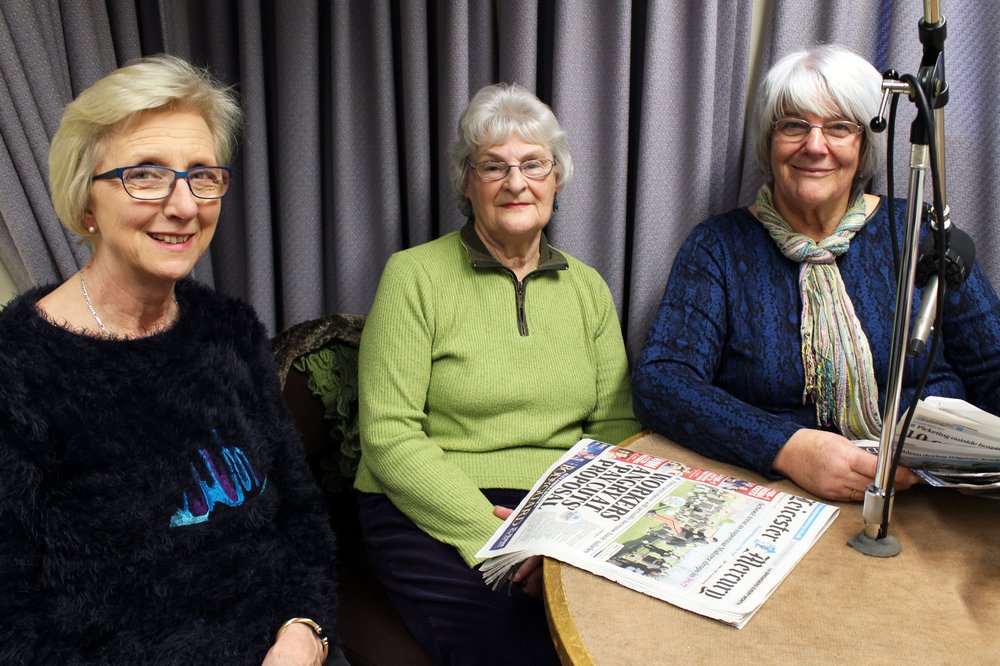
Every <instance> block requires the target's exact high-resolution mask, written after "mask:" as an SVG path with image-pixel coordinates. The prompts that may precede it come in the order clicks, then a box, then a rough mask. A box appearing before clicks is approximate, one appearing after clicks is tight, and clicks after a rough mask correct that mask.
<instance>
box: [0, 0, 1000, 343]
mask: <svg viewBox="0 0 1000 666" xmlns="http://www.w3.org/2000/svg"><path fill="white" fill-rule="evenodd" d="M755 4H757V5H759V6H760V7H761V8H762V9H763V30H762V33H761V37H760V44H759V57H758V63H757V71H755V72H752V73H751V72H749V70H748V67H749V66H748V62H749V55H750V34H751V18H752V17H751V15H752V13H753V8H754V5H755ZM943 6H944V13H945V15H946V16H947V18H948V20H949V38H948V41H947V42H946V53H947V54H948V74H949V79H950V81H951V83H952V97H951V102H950V105H949V107H948V110H947V111H946V114H947V117H948V118H949V121H948V130H947V138H948V154H947V165H948V200H949V203H950V204H951V207H952V210H953V211H954V219H955V221H956V222H957V223H958V224H960V225H961V226H963V227H964V228H966V229H967V230H969V231H970V232H971V233H972V234H973V236H974V238H976V241H977V248H978V250H979V254H980V261H981V262H982V263H983V265H984V266H985V268H986V269H987V272H988V273H989V274H990V275H991V277H992V279H993V280H994V282H995V283H996V282H997V280H998V279H1000V248H998V247H997V245H998V235H997V234H996V233H995V232H994V231H993V230H992V224H991V222H992V220H994V219H996V218H997V213H998V212H1000V211H998V207H1000V202H998V200H997V197H996V193H997V184H998V178H1000V176H998V173H1000V169H998V155H997V141H996V137H997V136H998V132H997V130H998V127H997V126H998V124H1000V114H998V113H997V110H996V108H995V107H992V106H990V105H989V101H990V98H991V95H990V91H992V90H995V89H996V86H997V83H998V81H997V78H998V74H997V70H996V68H995V67H994V66H993V63H995V62H997V60H998V57H997V56H998V55H1000V53H998V49H1000V46H998V41H997V40H996V35H998V34H1000V30H998V27H1000V26H998V21H1000V19H998V14H997V13H996V12H995V11H990V10H991V9H992V8H993V7H992V0H943ZM922 12H923V7H922V2H921V1H920V0H883V1H882V2H881V3H869V2H866V3H861V2H854V1H850V0H830V1H829V2H824V3H801V2H795V1H791V0H756V3H755V2H754V0H727V1H725V2H714V3H713V2H705V1H704V0H663V1H657V0H635V1H633V2H624V1H621V2H616V1H611V2H606V1H603V0H548V1H546V0H468V1H465V0H330V1H325V0H283V1H270V2H268V1H264V0H200V1H195V0H63V1H60V0H32V1H31V2H27V1H25V0H0V137H2V142H3V143H2V146H0V260H2V261H3V263H4V265H5V266H6V267H7V268H8V270H9V271H10V272H11V274H12V276H13V278H14V279H15V282H16V284H17V285H18V287H19V288H21V289H24V288H27V287H29V286H31V285H33V284H40V283H44V282H51V281H56V280H61V279H65V278H66V277H68V276H69V275H71V274H72V273H73V272H74V271H75V270H77V268H78V267H79V266H80V265H81V264H82V263H83V262H84V261H85V260H86V252H85V250H84V249H82V248H81V246H79V245H78V243H77V242H76V239H75V238H72V237H71V235H70V234H68V232H65V231H64V230H63V228H62V227H61V226H60V225H59V224H58V222H57V220H56V219H55V216H54V214H53V212H52V209H51V204H50V202H49V198H48V193H47V170H48V167H47V154H48V142H49V139H50V138H51V136H52V134H53V132H54V131H55V128H56V126H57V124H58V120H59V116H60V113H61V110H62V107H63V106H64V105H65V104H66V103H67V102H69V101H70V100H71V99H72V98H73V96H74V95H75V94H77V93H78V92H79V91H80V90H82V89H83V88H85V87H86V86H87V85H89V84H90V83H92V82H93V81H94V80H95V79H97V78H99V77H100V76H102V75H104V74H105V73H107V72H108V71H110V70H111V69H113V68H114V67H116V66H118V65H120V64H124V63H125V62H127V61H129V60H131V59H134V58H136V57H139V56H141V55H144V54H150V53H157V52H161V51H165V52H170V53H175V54H177V55H180V56H182V57H185V58H188V59H189V60H191V61H193V62H196V63H198V64H201V65H206V66H208V67H209V68H211V69H212V70H213V71H214V72H215V73H216V74H217V75H218V76H219V77H220V78H221V79H222V80H224V81H227V82H229V83H232V84H233V85H234V86H236V87H237V88H238V91H239V94H240V97H241V99H242V104H243V107H244V110H245V112H246V117H247V123H246V127H245V130H244V132H243V135H242V141H241V145H240V150H239V153H238V154H237V156H236V159H235V162H234V164H233V165H232V166H233V167H234V170H235V173H236V179H235V184H234V186H233V189H232V191H231V193H230V194H229V195H228V196H227V198H226V201H225V203H224V205H223V213H222V219H221V221H220V226H219V230H218V233H217V235H216V239H215V241H214V242H213V244H212V248H211V252H210V254H209V255H208V256H206V258H205V259H204V260H203V261H202V262H201V264H200V265H199V266H198V267H197V269H196V271H195V276H196V277H197V278H198V279H201V280H203V281H205V282H208V283H211V284H214V286H215V287H216V288H217V289H219V290H220V291H223V292H225V293H229V294H233V295H236V296H240V297H242V298H244V299H246V300H248V301H250V302H251V303H252V304H253V305H254V306H255V307H256V308H257V310H258V312H259V313H260V315H261V318H262V319H263V320H264V322H265V323H266V324H267V325H268V326H269V327H270V328H271V330H272V331H277V330H280V329H283V328H286V327H288V326H290V325H292V324H294V323H297V322H299V321H302V320H305V319H309V318H312V317H316V316H319V315H320V314H323V313H327V312H356V313H363V312H367V310H368V308H369V306H370V303H371V300H372V298H373V296H374V291H375V286H376V284H377V281H378V277H379V274H380V272H381V269H382V266H383V264H384V262H385V259H386V258H387V257H388V256H389V254H391V253H392V252H394V251H396V250H399V249H402V248H405V247H409V246H412V245H415V244H418V243H422V242H425V241H427V240H430V239H432V238H435V237H437V236H439V235H440V234H442V233H446V232H448V231H451V230H453V229H457V228H458V227H459V226H460V225H461V224H462V219H461V216H460V214H459V213H458V210H457V208H456V206H455V195H454V194H453V193H452V192H451V188H450V185H449V183H448V179H447V154H448V146H449V144H450V142H451V141H452V138H453V135H454V132H455V123H456V121H457V118H458V114H459V113H460V111H461V109H462V108H463V107H464V105H465V103H466V102H467V101H468V99H469V97H470V96H471V94H472V93H473V92H475V90H477V89H478V88H479V87H481V86H483V85H485V84H487V83H491V82H494V81H501V80H502V81H517V82H519V83H521V84H523V85H525V86H527V87H529V88H531V89H533V90H534V91H535V92H536V93H537V94H538V95H539V96H540V97H541V98H542V99H543V100H545V101H547V102H549V103H550V104H551V105H552V107H553V109H554V110H555V112H556V115H557V116H558V117H559V119H560V121H561V122H562V124H563V126H564V127H565V128H566V130H567V132H568V135H569V141H570V148H571V150H572V152H573V156H574V160H575V161H576V164H577V169H576V176H575V179H574V181H573V182H572V183H571V184H570V185H569V187H567V188H566V190H565V191H564V192H563V193H562V194H561V195H560V210H559V212H558V213H557V214H556V216H555V217H554V218H553V222H552V224H551V225H550V236H551V238H552V240H553V242H554V243H555V244H556V245H557V246H559V247H560V248H562V249H564V250H565V251H567V252H570V253H571V254H573V255H575V256H577V257H578V258H580V259H582V260H583V261H585V262H587V263H589V264H591V265H593V266H595V267H596V268H597V269H598V270H599V271H600V272H601V273H602V274H603V275H604V277H605V279H606V280H607V281H608V283H609V285H610V286H611V290H612V293H613V294H614V296H615V299H616V302H617V304H618V307H619V312H620V314H621V317H622V321H623V325H624V327H625V331H626V336H627V340H628V344H629V350H630V352H631V353H632V354H633V355H634V354H635V353H636V352H637V350H638V348H639V346H641V344H642V342H643V338H644V336H645V332H646V328H647V326H648V323H649V321H650V320H651V318H652V316H653V314H654V312H655V309H656V307H657V306H658V304H659V300H660V296H661V293H662V290H663V286H664V284H665V282H666V278H667V275H668V273H669V270H670V265H671V262H672V260H673V256H674V253H675V252H676V249H677V247H678V246H679V244H680V243H681V241H682V240H683V239H684V238H685V237H686V235H687V233H688V232H689V231H690V229H691V228H692V227H693V226H694V225H695V224H697V223H698V222H699V221H701V220H702V219H704V218H706V217H707V216H709V215H710V214H712V213H715V212H719V211H723V210H727V209H729V208H732V207H734V206H737V205H740V204H744V203H747V202H749V201H750V200H751V199H752V196H753V192H754V191H755V189H756V186H757V185H758V184H759V182H760V176H759V173H758V169H757V167H756V165H755V164H754V163H753V160H752V157H751V156H750V155H749V154H747V153H746V151H745V150H744V146H745V145H746V141H745V139H752V137H745V136H744V134H745V132H744V126H745V123H744V117H745V115H746V111H747V109H746V105H745V100H746V99H747V94H748V85H747V81H748V80H750V79H752V78H755V77H757V76H759V73H760V71H762V70H763V69H765V68H767V67H768V66H770V65H771V64H772V63H773V62H774V60H775V59H776V58H777V57H780V55H783V54H784V53H787V52H788V51H789V50H791V49H794V48H800V47H804V46H807V45H809V44H812V43H816V42H821V41H838V42H842V43H845V44H847V45H848V46H851V47H852V48H854V49H856V50H857V51H859V52H860V53H862V54H863V55H865V56H867V57H869V58H870V59H871V60H872V61H873V62H874V63H875V64H876V66H877V67H878V68H879V69H882V68H884V67H885V66H889V65H892V66H895V67H896V68H897V69H900V70H901V71H904V72H913V71H915V70H916V67H917V65H918V63H919V55H920V46H919V44H918V42H917V36H916V35H917V32H916V22H917V20H918V19H919V18H920V17H921V16H922ZM751 75H753V76H751ZM906 106H907V105H906V104H905V103H903V104H901V105H900V108H901V110H902V112H901V114H900V115H901V116H902V121H901V122H903V123H908V122H909V121H908V120H907V117H912V111H911V110H910V109H908V108H905V107H906ZM907 114H910V115H909V116H907ZM901 127H902V129H901V130H900V133H899V136H898V138H897V144H898V148H897V155H898V159H897V163H898V165H899V166H898V167H897V173H898V174H899V176H898V177H897V181H898V183H899V184H898V185H897V192H898V193H899V194H903V193H904V189H903V188H904V187H905V171H904V169H905V164H906V153H907V145H906V126H905V125H901ZM876 188H877V189H878V190H879V191H884V183H882V182H877V183H876Z"/></svg>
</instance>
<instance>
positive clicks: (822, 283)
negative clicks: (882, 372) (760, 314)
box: [757, 185, 882, 439]
mask: <svg viewBox="0 0 1000 666" xmlns="http://www.w3.org/2000/svg"><path fill="white" fill-rule="evenodd" d="M757 215H758V216H759V217H760V222H761V224H763V225H764V228H765V229H767V232H768V233H769V234H770V235H771V238H772V239H773V240H774V242H775V243H776V244H777V246H778V249H780V250H781V253H782V254H784V255H785V256H786V257H788V258H789V259H791V260H792V261H794V262H796V263H798V264H800V265H801V267H800V269H799V293H800V294H801V295H802V365H803V367H804V369H805V390H804V391H803V392H802V401H803V402H805V401H806V400H807V398H809V397H811V398H812V400H813V402H814V403H815V404H816V423H817V425H821V426H828V425H830V422H831V420H832V422H833V423H834V424H835V425H836V427H837V428H838V429H839V430H840V432H841V433H842V434H843V435H844V436H845V437H848V438H853V439H878V438H879V437H878V433H879V432H880V431H881V430H882V419H881V418H880V417H879V411H878V386H877V384H876V383H875V370H874V368H873V366H872V352H871V348H870V347H869V346H868V338H867V336H865V332H864V331H863V330H861V322H859V321H858V318H857V316H856V315H855V314H854V305H853V304H852V303H851V297H850V296H848V294H847V290H846V289H845V288H844V281H843V279H842V278H841V277H840V269H839V268H837V263H836V260H837V257H839V256H840V255H842V254H843V253H845V252H847V248H848V247H850V245H851V239H852V238H854V235H855V234H856V233H857V232H858V230H860V229H861V227H863V226H864V225H865V222H866V221H867V219H866V215H865V197H864V193H863V192H859V193H858V194H857V196H855V197H854V200H853V201H852V202H851V204H850V206H848V208H847V213H846V214H845V215H844V217H843V219H841V220H840V225H839V226H838V227H837V230H836V231H834V232H833V233H832V234H831V235H830V236H827V237H826V238H824V239H823V240H821V241H820V242H818V243H817V242H816V241H814V240H813V239H811V238H809V237H808V236H804V235H802V234H799V233H795V232H794V231H792V230H791V228H790V227H789V226H788V223H787V222H786V221H785V220H784V219H783V218H782V217H781V215H780V214H779V213H778V211H777V210H775V208H774V203H773V202H772V199H771V189H770V188H769V187H768V186H767V185H764V186H763V187H761V188H760V191H758V192H757Z"/></svg>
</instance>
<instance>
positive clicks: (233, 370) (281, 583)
mask: <svg viewBox="0 0 1000 666" xmlns="http://www.w3.org/2000/svg"><path fill="white" fill-rule="evenodd" d="M50 289H51V287H49V288H45V289H36V290H33V291H30V292H28V293H26V294H24V295H22V296H21V297H19V298H17V299H15V300H14V301H12V302H11V303H10V304H9V305H8V307H7V308H6V309H4V310H3V311H2V312H0V663H2V664H20V663H45V664H56V663H58V664H64V663H70V664H75V663H110V664H133V663H154V664H259V663H260V661H261V660H262V659H263V657H264V655H265V653H266V652H267V650H268V648H269V646H270V645H271V643H272V641H273V639H274V633H275V631H276V630H277V628H278V627H279V626H280V625H281V623H282V622H284V621H285V620H286V619H288V618H290V617H296V616H304V617H311V618H313V619H315V620H316V621H317V622H319V623H320V624H321V625H322V626H323V627H325V628H327V629H328V630H332V629H333V626H332V625H333V616H332V611H333V609H334V607H335V599H334V580H333V535H332V534H331V532H330V529H329V523H328V520H327V517H326V513H325V508H324V507H323V504H322V499H321V497H320V494H319V491H318V489H317V488H316V486H315V484H314V482H313V480H312V478H311V476H310V475H309V471H308V468H307V467H306V464H305V461H304V458H303V452H302V448H301V444H300V442H299V437H298V434H297V432H296V430H295V427H294V425H293V423H292V421H291V419H290V417H289V415H288V413H287V411H286V410H285V407H284V404H283V402H282V400H281V395H280V391H279V387H278V382H277V375H276V371H275V365H274V360H273V358H272V356H271V352H270V347H269V345H268V339H267V335H266V332H265V331H264V328H263V326H262V325H261V324H260V322H259V321H258V319H257V317H256V316H255V314H254V313H253V311H252V310H251V308H250V307H249V306H247V305H245V304H242V303H240V302H239V301H236V300H234V299H229V298H225V297H222V296H220V295H218V294H216V293H215V292H213V291H211V290H209V289H207V288H205V287H203V286H200V285H198V284H196V283H194V282H191V281H182V282H180V283H178V285H177V289H176V293H177V299H178V303H179V304H180V311H181V316H180V318H179V319H178V320H177V322H176V323H175V324H174V325H173V326H172V327H171V328H170V329H168V330H166V331H163V332H161V333H157V334H155V335H152V336H149V337H146V338H142V339H135V340H107V339H98V338H93V337H89V336H86V335H81V334H77V333H74V332H71V331H68V330H66V329H64V328H62V327H59V326H55V325H53V324H52V323H50V322H49V321H47V320H46V319H45V318H44V317H42V316H41V315H40V314H39V312H38V310H37V309H36V308H35V304H36V303H37V301H38V299H39V298H41V297H42V296H44V295H45V294H46V293H47V292H48V291H49V290H50Z"/></svg>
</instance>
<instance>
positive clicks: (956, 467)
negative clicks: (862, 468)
mask: <svg viewBox="0 0 1000 666" xmlns="http://www.w3.org/2000/svg"><path fill="white" fill-rule="evenodd" d="M903 420H904V419H901V420H900V423H899V429H900V432H901V431H902V427H903ZM858 445H859V446H861V447H862V448H864V449H866V450H868V451H871V452H873V453H878V447H879V443H878V442H875V441H872V440H859V442H858ZM900 464H902V465H904V466H906V467H909V468H910V469H912V470H913V471H914V472H915V473H916V474H917V475H918V476H920V477H921V478H922V479H923V480H924V481H926V482H927V483H929V484H930V485H932V486H937V487H945V488H956V489H958V490H961V491H963V492H968V493H973V494H981V495H987V496H994V497H1000V417H997V416H995V415H993V414H990V413H989V412H986V411H983V410H982V409H979V408H978V407H976V406H975V405H971V404H969V403H968V402H966V401H964V400H959V399H957V398H941V397H929V398H927V399H925V400H918V401H917V408H916V410H915V411H914V413H913V420H912V421H911V422H910V429H909V431H908V432H907V433H906V438H905V439H904V440H903V451H902V453H901V455H900Z"/></svg>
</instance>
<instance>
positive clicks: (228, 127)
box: [49, 54, 242, 242]
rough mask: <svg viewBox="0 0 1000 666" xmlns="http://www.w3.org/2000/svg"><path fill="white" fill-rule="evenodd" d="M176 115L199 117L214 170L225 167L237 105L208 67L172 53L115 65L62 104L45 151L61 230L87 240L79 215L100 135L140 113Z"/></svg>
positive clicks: (125, 124) (98, 152) (238, 120)
mask: <svg viewBox="0 0 1000 666" xmlns="http://www.w3.org/2000/svg"><path fill="white" fill-rule="evenodd" d="M175 110H183V111H190V112H193V113H197V114H198V115H200V116H201V117H202V118H204V119H205V122H206V124H207V125H208V129H209V131H210V132H211V133H212V137H213V140H214V144H215V157H216V160H218V165H219V166H225V165H226V164H227V163H228V162H229V159H230V157H231V156H232V153H233V149H234V147H235V143H236V134H237V131H238V130H239V127H240V124H241V122H242V112H241V111H240V107H239V104H237V102H236V99H235V96H234V94H233V93H232V91H231V90H230V89H229V88H227V87H225V86H223V85H222V84H220V83H218V82H217V81H215V80H214V79H213V78H212V76H211V75H210V74H209V73H208V72H207V71H206V70H203V69H200V68H198V67H194V66H192V65H191V64H189V63H187V62H185V61H184V60H181V59H180V58H177V57H175V56H171V55H163V54H161V55H155V56H150V57H147V58H143V59H141V60H138V61H136V62H135V63H133V64H129V65H126V66H124V67H120V68H119V69H116V70H114V71H113V72H111V73H110V74H108V75H107V76H105V77H104V78H102V79H99V80H98V81H97V82H95V83H94V84H93V85H91V86H90V87H89V88H87V89H86V90H84V91H83V92H82V93H80V94H79V95H78V96H77V98H76V99H74V100H73V101H72V102H70V103H69V104H68V105H67V106H66V109H65V110H64V111H63V115H62V120H60V122H59V129H57V130H56V134H55V136H54V137H53V138H52V146H51V147H50V149H49V182H50V185H51V188H52V204H53V206H54V207H55V211H56V215H57V216H58V217H59V221H60V222H62V224H63V225H64V226H65V227H67V228H68V229H70V230H71V231H74V232H76V233H77V234H79V235H80V236H82V237H83V238H84V240H85V241H87V242H93V239H92V236H91V235H90V234H88V233H87V232H86V230H85V229H84V228H83V214H84V211H85V210H86V208H87V205H88V203H89V202H90V191H91V177H92V176H93V175H94V170H95V169H96V168H97V164H98V162H100V160H101V157H102V155H103V152H104V147H105V140H106V138H107V137H108V136H109V135H111V134H112V133H114V132H116V131H119V130H122V129H126V128H127V127H128V126H129V124H130V123H131V122H133V121H135V120H136V119H137V118H138V117H139V116H140V115H141V114H143V113H145V112H148V111H175ZM117 166H127V165H124V164H119V165H117Z"/></svg>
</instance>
